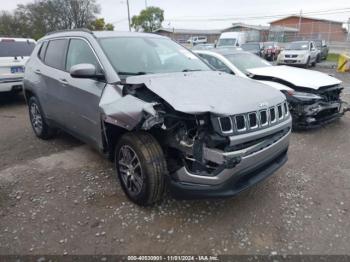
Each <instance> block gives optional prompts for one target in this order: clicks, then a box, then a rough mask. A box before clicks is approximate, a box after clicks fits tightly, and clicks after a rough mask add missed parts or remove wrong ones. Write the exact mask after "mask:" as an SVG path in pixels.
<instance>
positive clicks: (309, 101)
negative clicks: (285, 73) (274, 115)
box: [285, 85, 349, 129]
mask: <svg viewBox="0 0 350 262" xmlns="http://www.w3.org/2000/svg"><path fill="white" fill-rule="evenodd" d="M294 90H295V91H294V92H285V94H286V97H287V101H288V103H289V107H290V111H291V114H292V116H293V128H295V129H309V128H316V127H320V126H322V125H325V124H327V123H330V122H332V121H334V120H336V119H339V118H340V117H342V116H343V115H344V114H345V112H347V111H349V106H348V104H347V103H346V102H344V101H342V100H341V97H340V96H341V92H342V90H343V88H342V87H341V86H340V85H333V86H325V87H321V88H319V89H317V90H311V91H310V89H308V88H297V87H294Z"/></svg>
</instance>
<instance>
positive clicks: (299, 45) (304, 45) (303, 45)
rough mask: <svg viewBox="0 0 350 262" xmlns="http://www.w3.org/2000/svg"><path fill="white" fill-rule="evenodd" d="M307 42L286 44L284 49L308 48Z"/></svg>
mask: <svg viewBox="0 0 350 262" xmlns="http://www.w3.org/2000/svg"><path fill="white" fill-rule="evenodd" d="M308 49H309V43H308V42H293V43H290V44H289V45H287V46H286V50H308Z"/></svg>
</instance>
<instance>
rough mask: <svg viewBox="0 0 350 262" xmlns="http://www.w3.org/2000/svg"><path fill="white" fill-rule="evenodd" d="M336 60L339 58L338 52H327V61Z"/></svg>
mask: <svg viewBox="0 0 350 262" xmlns="http://www.w3.org/2000/svg"><path fill="white" fill-rule="evenodd" d="M338 60H339V54H333V53H329V54H328V56H327V61H330V62H338Z"/></svg>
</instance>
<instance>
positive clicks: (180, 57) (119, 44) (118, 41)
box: [100, 37, 211, 77]
mask: <svg viewBox="0 0 350 262" xmlns="http://www.w3.org/2000/svg"><path fill="white" fill-rule="evenodd" d="M100 43H101V46H102V49H103V51H104V52H105V54H106V55H107V57H108V59H109V61H110V62H111V64H112V66H113V68H114V70H115V71H116V72H117V73H118V74H119V75H120V76H121V77H123V75H125V76H127V75H141V74H156V73H173V72H187V71H208V70H211V69H210V68H209V67H208V66H207V65H206V64H205V63H204V62H202V60H200V59H199V58H198V57H197V56H196V55H194V54H193V53H191V52H190V51H188V50H187V49H185V48H184V47H182V46H181V45H179V44H177V43H176V42H174V41H172V40H170V39H166V38H150V37H147V38H146V37H145V38H143V37H113V38H102V39H100Z"/></svg>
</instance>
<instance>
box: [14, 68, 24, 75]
mask: <svg viewBox="0 0 350 262" xmlns="http://www.w3.org/2000/svg"><path fill="white" fill-rule="evenodd" d="M18 73H24V67H23V66H12V67H11V74H18Z"/></svg>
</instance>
